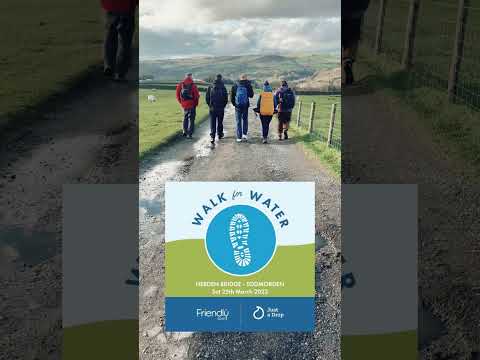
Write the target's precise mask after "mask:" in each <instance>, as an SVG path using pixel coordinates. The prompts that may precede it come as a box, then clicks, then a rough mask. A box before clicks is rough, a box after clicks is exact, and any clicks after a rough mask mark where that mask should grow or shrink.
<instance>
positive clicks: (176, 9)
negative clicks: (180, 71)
mask: <svg viewBox="0 0 480 360" xmlns="http://www.w3.org/2000/svg"><path fill="white" fill-rule="evenodd" d="M140 4H141V5H140V31H141V33H140V40H141V42H140V53H141V56H142V57H147V56H148V57H152V56H153V57H154V56H164V55H166V54H168V55H172V56H176V55H178V54H184V55H188V54H194V53H195V54H198V53H202V54H211V55H235V54H242V53H262V52H282V51H303V52H318V51H332V50H338V48H339V47H340V5H339V4H340V2H338V1H336V0H324V1H318V0H296V1H290V0H288V1H287V0H276V1H273V0H241V1H236V2H235V1H234V2H232V1H227V2H219V1H218V0H162V1H156V0H142V1H141V2H140ZM144 35H145V36H144ZM175 39H178V40H179V41H177V42H176V41H175ZM165 45H166V46H165Z"/></svg>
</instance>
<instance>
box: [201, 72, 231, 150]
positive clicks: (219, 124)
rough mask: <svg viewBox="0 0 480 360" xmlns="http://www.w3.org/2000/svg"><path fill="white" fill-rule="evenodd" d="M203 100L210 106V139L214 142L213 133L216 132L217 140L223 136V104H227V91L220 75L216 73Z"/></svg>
mask: <svg viewBox="0 0 480 360" xmlns="http://www.w3.org/2000/svg"><path fill="white" fill-rule="evenodd" d="M205 100H206V102H207V105H208V107H209V108H210V137H211V138H212V140H211V141H210V142H211V143H212V144H215V135H216V134H218V140H220V139H222V138H223V117H224V115H225V106H227V104H228V92H227V88H226V87H225V84H224V83H223V80H222V75H220V74H218V75H217V79H216V80H215V82H214V83H213V86H209V87H208V89H207V94H206V95H205Z"/></svg>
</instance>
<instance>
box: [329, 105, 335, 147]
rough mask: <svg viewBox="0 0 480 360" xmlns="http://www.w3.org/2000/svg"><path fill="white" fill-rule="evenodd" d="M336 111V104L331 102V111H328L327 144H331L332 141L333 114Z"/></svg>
mask: <svg viewBox="0 0 480 360" xmlns="http://www.w3.org/2000/svg"><path fill="white" fill-rule="evenodd" d="M336 112H337V104H332V112H331V113H330V127H329V129H328V140H327V144H328V146H329V147H330V146H332V141H333V129H334V128H335V114H336Z"/></svg>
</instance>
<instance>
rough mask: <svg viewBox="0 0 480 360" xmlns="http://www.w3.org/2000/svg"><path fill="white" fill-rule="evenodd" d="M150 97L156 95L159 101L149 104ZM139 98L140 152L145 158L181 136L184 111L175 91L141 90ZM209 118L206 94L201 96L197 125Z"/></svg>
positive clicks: (141, 156)
mask: <svg viewBox="0 0 480 360" xmlns="http://www.w3.org/2000/svg"><path fill="white" fill-rule="evenodd" d="M148 95H155V97H156V98H157V101H155V102H148V100H147V96H148ZM139 97H140V98H139V106H140V119H139V137H140V139H139V140H140V149H139V151H140V158H143V157H145V156H146V155H147V154H148V153H150V152H152V151H154V150H155V149H157V148H158V147H160V146H162V145H165V144H166V143H168V142H169V141H171V140H172V139H174V138H175V137H177V136H178V135H180V134H181V132H182V123H183V110H182V108H181V107H180V105H179V104H178V102H177V99H176V98H175V91H174V90H154V91H152V90H147V89H140V91H139ZM207 116H208V107H207V106H206V105H205V100H204V94H201V97H200V105H199V106H198V108H197V116H196V120H195V125H197V124H200V123H201V122H202V121H204V120H206V119H207Z"/></svg>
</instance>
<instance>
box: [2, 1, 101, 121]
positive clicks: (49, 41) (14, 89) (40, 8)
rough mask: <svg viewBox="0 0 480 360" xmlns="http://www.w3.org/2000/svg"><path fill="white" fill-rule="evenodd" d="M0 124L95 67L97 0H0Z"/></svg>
mask: <svg viewBox="0 0 480 360" xmlns="http://www.w3.org/2000/svg"><path fill="white" fill-rule="evenodd" d="M0 12H1V13H2V14H3V17H2V21H3V24H2V25H3V26H2V29H3V30H2V35H1V38H2V53H1V55H0V74H1V79H2V87H1V90H0V109H1V110H0V125H2V124H3V123H5V122H6V121H8V120H9V115H11V114H14V113H17V112H18V111H21V110H25V109H28V108H29V107H32V106H35V105H37V104H39V103H41V102H42V101H43V100H45V99H47V98H48V97H49V96H50V95H52V94H55V93H58V92H62V91H63V90H65V89H66V88H67V87H68V86H69V85H70V82H71V81H73V80H75V79H76V78H77V77H78V76H79V75H80V74H82V73H83V72H85V71H86V70H87V69H88V68H89V67H90V66H92V65H95V64H98V63H101V57H102V39H103V11H102V9H101V7H100V3H99V1H79V0H75V1H68V2H66V1H62V0H44V1H36V0H21V1H18V0H5V1H2V2H0Z"/></svg>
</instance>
